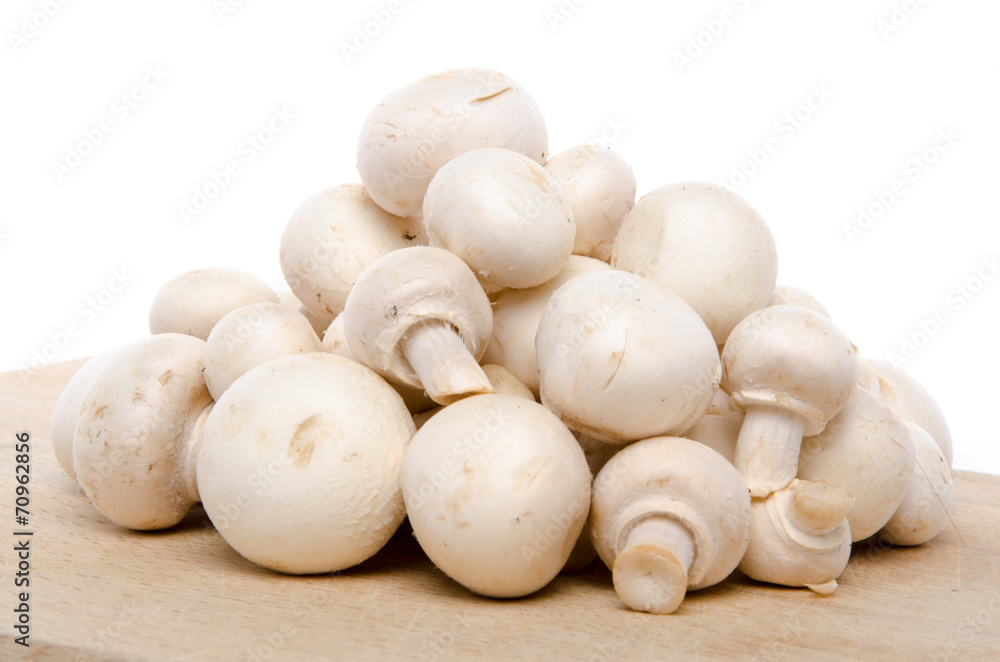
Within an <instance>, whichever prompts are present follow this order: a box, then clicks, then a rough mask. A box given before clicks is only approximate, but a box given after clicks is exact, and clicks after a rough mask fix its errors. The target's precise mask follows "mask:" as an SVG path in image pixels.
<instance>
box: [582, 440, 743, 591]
mask: <svg viewBox="0 0 1000 662" xmlns="http://www.w3.org/2000/svg"><path fill="white" fill-rule="evenodd" d="M654 516H665V517H667V518H670V519H672V520H674V521H676V522H678V523H680V524H681V525H682V526H683V527H684V528H685V529H686V530H687V531H688V533H690V534H691V538H692V540H693V542H694V550H695V553H694V559H693V561H692V563H691V567H690V568H689V569H688V572H687V578H688V588H690V589H699V588H704V587H706V586H711V585H713V584H717V583H719V582H721V581H722V580H723V579H725V578H726V577H728V576H729V574H730V573H731V572H732V571H733V570H734V569H735V568H736V565H737V564H738V563H739V562H740V558H742V556H743V552H744V550H746V547H747V535H748V531H749V526H750V492H749V491H748V490H747V486H746V483H744V482H743V478H742V477H741V476H740V474H739V472H738V471H736V469H735V468H734V467H733V465H732V464H730V463H729V462H727V461H726V459H725V458H724V457H722V456H721V455H719V454H718V453H716V452H715V451H713V450H712V449H711V448H708V447H707V446H705V445H703V444H700V443H698V442H696V441H691V440H689V439H682V438H679V437H653V438H650V439H644V440H642V441H637V442H636V443H634V444H630V445H629V446H626V447H625V448H623V449H622V450H621V451H619V452H618V453H617V454H615V456H614V457H612V458H611V459H610V460H609V461H608V463H607V464H605V465H604V468H602V469H601V471H600V473H598V474H597V477H596V478H595V479H594V486H593V497H592V505H591V512H590V520H589V521H590V527H591V539H592V541H593V543H594V547H595V548H596V549H597V553H598V555H600V557H601V560H602V561H604V563H605V565H607V566H608V567H609V568H614V566H615V559H616V558H617V557H618V555H619V554H620V553H621V552H622V551H623V547H624V545H625V542H626V540H627V539H628V534H629V532H630V530H631V529H632V527H634V526H635V525H636V524H638V523H639V522H641V521H642V520H643V519H645V518H648V517H654Z"/></svg>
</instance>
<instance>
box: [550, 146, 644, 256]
mask: <svg viewBox="0 0 1000 662" xmlns="http://www.w3.org/2000/svg"><path fill="white" fill-rule="evenodd" d="M545 169H546V170H548V171H549V174H550V175H552V177H553V178H554V179H555V180H556V181H557V182H559V184H560V186H561V187H562V190H563V194H564V195H565V196H566V199H567V200H568V201H569V204H570V208H571V209H572V211H573V220H574V222H575V223H576V239H575V240H574V241H573V254H574V255H586V256H588V257H592V258H596V259H598V260H602V261H604V262H607V261H608V260H610V259H611V248H612V246H614V243H615V235H617V234H618V228H619V227H620V226H621V224H622V221H623V220H625V216H626V215H627V214H628V213H629V212H630V211H631V210H632V205H634V204H635V175H634V174H633V173H632V168H631V167H630V166H629V164H628V163H626V161H625V159H623V158H622V157H621V156H619V155H618V154H616V153H615V152H613V151H611V150H610V149H606V148H600V147H596V146H594V145H580V146H578V147H571V148H570V149H567V150H565V151H563V152H559V153H558V154H554V155H553V156H552V158H550V159H549V160H548V161H546V162H545Z"/></svg>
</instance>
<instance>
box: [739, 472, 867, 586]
mask: <svg viewBox="0 0 1000 662" xmlns="http://www.w3.org/2000/svg"><path fill="white" fill-rule="evenodd" d="M845 495H847V492H846V491H845V490H843V489H841V488H839V487H837V486H835V485H830V484H827V483H825V482H823V481H816V482H813V481H802V480H798V479H795V480H793V481H792V482H791V484H789V485H788V486H787V487H784V488H782V489H780V490H778V491H776V492H772V493H771V494H770V495H769V496H767V497H766V498H759V499H753V506H752V508H751V519H750V544H749V545H748V546H747V550H746V553H745V554H744V555H743V559H742V560H741V561H740V564H739V569H740V571H741V572H742V573H743V574H745V575H746V576H747V577H750V578H751V579H756V580H758V581H762V582H769V583H771V584H780V585H782V586H814V585H823V584H827V583H828V582H832V581H834V580H836V579H837V577H839V576H840V575H841V573H843V572H844V569H845V568H846V567H847V562H848V561H849V560H850V558H851V527H850V526H849V525H848V524H847V520H846V519H844V517H843V514H844V513H846V512H847V510H848V508H849V504H850V498H849V495H848V496H847V498H846V500H845ZM796 508H806V509H810V508H813V509H817V510H819V511H826V512H821V513H818V515H819V516H820V517H822V518H823V519H825V520H839V522H838V523H837V524H835V525H834V526H832V527H830V528H829V529H828V530H825V531H823V532H808V531H803V530H801V529H800V528H799V527H798V526H797V525H796V523H795V520H794V517H795V514H794V513H793V510H795V509H796Z"/></svg>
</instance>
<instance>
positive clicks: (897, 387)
mask: <svg viewBox="0 0 1000 662" xmlns="http://www.w3.org/2000/svg"><path fill="white" fill-rule="evenodd" d="M861 362H862V363H863V364H864V365H865V366H866V367H867V368H868V369H870V370H872V371H873V372H874V373H875V374H876V375H877V377H878V381H879V391H880V393H881V394H882V399H883V400H885V403H886V404H887V405H889V408H890V409H892V410H893V411H894V412H896V414H897V415H898V416H899V417H900V418H901V419H903V420H904V421H910V422H912V423H916V424H917V425H919V426H920V427H921V428H923V429H924V431H925V432H927V434H929V435H930V436H931V437H932V438H933V439H934V441H936V442H937V445H938V446H940V447H941V452H942V453H944V457H945V460H947V462H948V466H949V467H950V466H951V465H952V462H953V461H954V451H953V445H952V440H951V431H950V430H949V429H948V422H947V421H946V420H945V418H944V413H943V412H942V411H941V405H939V404H938V402H937V400H935V399H934V398H933V397H932V396H931V394H930V393H928V392H927V389H925V388H924V387H923V386H922V385H921V384H920V382H918V381H917V380H916V379H914V378H913V377H912V376H911V375H910V374H909V373H907V372H906V371H905V370H903V369H902V368H898V367H896V366H894V365H892V364H891V363H888V362H886V361H879V360H878V359H869V358H864V359H861Z"/></svg>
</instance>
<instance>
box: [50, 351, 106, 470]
mask: <svg viewBox="0 0 1000 662" xmlns="http://www.w3.org/2000/svg"><path fill="white" fill-rule="evenodd" d="M114 353H115V350H114V349H109V350H105V351H103V352H101V353H100V354H97V355H95V356H93V357H91V358H90V360H89V361H87V362H86V363H84V364H83V365H82V366H80V369H79V370H77V371H76V372H75V373H73V376H72V377H71V378H70V380H69V381H68V382H67V383H66V386H64V387H63V390H62V392H61V393H60V394H59V399H58V400H56V404H55V407H54V408H53V409H52V418H51V419H50V420H49V436H51V437H52V452H53V453H54V454H55V456H56V461H57V462H59V466H60V467H62V470H63V471H65V472H66V475H67V476H69V477H70V478H72V479H73V480H74V481H75V480H76V472H75V471H73V434H74V433H75V432H76V423H77V421H78V420H79V418H80V408H81V406H82V405H83V396H84V394H85V393H86V392H87V387H88V386H90V382H91V380H93V378H94V375H96V374H97V372H98V371H99V370H100V369H101V368H102V367H103V366H104V364H105V363H107V361H108V359H109V358H111V357H112V356H113V355H114Z"/></svg>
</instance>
